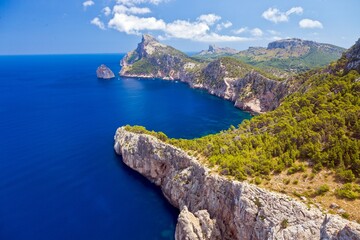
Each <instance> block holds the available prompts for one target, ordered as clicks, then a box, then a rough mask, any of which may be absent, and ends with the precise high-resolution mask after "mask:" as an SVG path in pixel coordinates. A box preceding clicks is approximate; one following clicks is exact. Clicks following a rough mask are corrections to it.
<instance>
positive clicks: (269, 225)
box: [114, 128, 360, 240]
mask: <svg viewBox="0 0 360 240" xmlns="http://www.w3.org/2000/svg"><path fill="white" fill-rule="evenodd" d="M114 149H115V151H116V153H118V154H120V155H122V158H123V161H124V163H125V164H126V165H128V166H129V167H131V168H132V169H134V170H136V171H138V172H139V173H141V174H142V175H144V176H145V177H146V178H148V179H149V180H150V181H151V182H153V183H155V184H156V185H158V186H159V187H161V189H162V191H163V193H164V196H165V197H166V198H167V199H168V200H169V201H170V203H171V204H172V205H174V206H175V207H177V208H179V209H180V210H181V213H180V215H179V218H178V224H177V227H176V233H175V238H176V239H177V240H182V239H242V240H247V239H253V240H257V239H259V240H260V239H360V225H359V224H356V223H353V222H349V221H347V220H344V219H342V218H340V217H339V216H335V215H331V214H326V213H324V212H322V210H320V209H318V208H316V207H310V206H306V205H304V204H303V203H300V202H297V201H295V200H293V199H291V198H290V197H288V196H285V195H282V194H277V193H272V192H269V191H267V190H263V189H260V188H258V187H256V186H254V185H251V184H248V183H245V182H238V181H231V180H228V179H226V178H224V177H221V176H218V175H216V174H213V173H211V171H210V169H208V168H206V167H205V166H203V165H201V164H200V163H199V162H198V161H197V159H195V158H194V157H190V156H189V155H187V154H186V153H185V152H184V151H182V150H180V149H178V148H176V147H174V146H172V145H169V144H166V143H164V142H161V141H160V140H158V139H156V138H155V137H152V136H149V135H144V134H136V133H132V132H128V131H126V130H125V129H124V128H119V129H118V130H117V132H116V135H115V146H114Z"/></svg>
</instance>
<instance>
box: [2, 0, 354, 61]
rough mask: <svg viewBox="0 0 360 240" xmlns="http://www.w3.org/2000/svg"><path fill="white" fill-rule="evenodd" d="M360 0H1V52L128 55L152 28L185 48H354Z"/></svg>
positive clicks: (185, 49) (156, 33) (166, 38)
mask: <svg viewBox="0 0 360 240" xmlns="http://www.w3.org/2000/svg"><path fill="white" fill-rule="evenodd" d="M359 9H360V0H342V1H340V0H286V1H285V0H272V1H270V0H252V1H245V0H36V1H30V0H16V1H14V0H0V55H22V54H71V53H125V52H127V51H130V50H132V49H134V48H135V47H136V45H137V43H138V42H139V41H140V40H141V35H142V34H144V33H147V34H152V35H154V36H155V37H157V38H158V39H159V40H160V41H161V42H163V43H165V44H168V45H171V46H174V47H176V48H178V49H180V50H182V51H185V52H196V51H200V50H203V49H207V48H208V45H209V44H215V45H217V46H220V47H225V46H227V47H232V48H235V49H238V50H243V49H247V48H248V47H252V46H266V45H267V44H268V43H269V42H271V41H275V40H278V39H283V38H293V37H295V38H301V39H307V40H313V41H317V42H324V43H331V44H334V45H337V46H341V47H345V48H349V47H350V46H351V45H353V44H354V43H355V41H356V40H357V39H358V38H360V27H359V23H360V14H359Z"/></svg>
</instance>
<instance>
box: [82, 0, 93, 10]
mask: <svg viewBox="0 0 360 240" xmlns="http://www.w3.org/2000/svg"><path fill="white" fill-rule="evenodd" d="M94 4H95V3H94V1H92V0H89V1H85V2H83V4H82V5H83V7H84V9H85V10H86V8H88V7H90V6H92V5H94Z"/></svg>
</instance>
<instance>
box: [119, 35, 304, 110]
mask: <svg viewBox="0 0 360 240" xmlns="http://www.w3.org/2000/svg"><path fill="white" fill-rule="evenodd" d="M121 65H122V69H121V72H120V75H121V76H125V77H147V78H162V79H168V80H174V79H178V80H180V81H183V82H186V83H188V84H189V85H190V86H191V87H194V88H202V89H205V90H207V91H208V92H209V93H211V94H214V95H216V96H219V97H222V98H224V99H228V100H231V101H233V102H234V103H235V106H237V107H239V108H241V109H245V110H248V111H252V112H258V113H261V112H267V111H270V110H273V109H275V108H276V107H277V106H278V105H279V104H280V102H281V100H282V99H283V98H284V97H285V96H286V95H288V94H289V93H291V92H293V91H294V90H295V89H296V87H297V85H298V84H296V83H294V82H293V79H289V80H286V81H277V80H274V79H277V78H276V77H275V76H272V75H271V74H269V73H266V72H264V71H263V70H259V69H255V68H254V67H252V66H250V65H247V64H245V63H243V62H241V61H239V60H236V59H234V58H229V57H223V58H220V59H217V60H215V61H212V62H210V63H204V62H201V61H197V60H194V59H193V58H189V57H187V56H186V55H185V54H183V53H181V52H180V51H178V50H176V49H174V48H172V47H169V46H166V45H164V44H162V43H160V42H158V41H157V40H156V39H155V38H153V37H151V36H149V35H144V36H143V39H142V41H141V43H139V45H138V47H137V49H136V50H134V51H132V52H130V53H128V54H127V55H126V56H125V57H124V58H123V59H122V61H121Z"/></svg>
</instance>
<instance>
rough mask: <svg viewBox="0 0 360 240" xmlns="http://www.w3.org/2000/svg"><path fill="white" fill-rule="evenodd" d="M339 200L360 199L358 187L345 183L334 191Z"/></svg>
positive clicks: (359, 187) (359, 188)
mask: <svg viewBox="0 0 360 240" xmlns="http://www.w3.org/2000/svg"><path fill="white" fill-rule="evenodd" d="M335 193H336V195H337V196H338V197H340V198H347V199H350V200H354V199H357V198H360V186H359V185H357V184H354V185H353V184H351V183H346V184H344V185H343V186H342V187H341V188H338V189H337V190H336V191H335Z"/></svg>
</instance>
